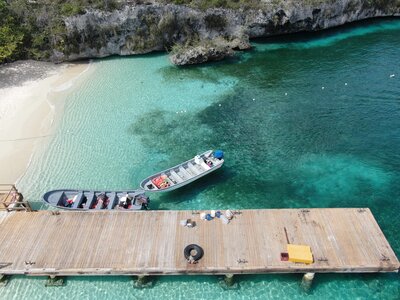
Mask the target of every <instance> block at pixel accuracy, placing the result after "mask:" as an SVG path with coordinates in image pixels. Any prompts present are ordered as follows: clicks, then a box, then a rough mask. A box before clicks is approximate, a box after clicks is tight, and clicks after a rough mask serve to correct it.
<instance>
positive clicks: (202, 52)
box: [170, 46, 234, 66]
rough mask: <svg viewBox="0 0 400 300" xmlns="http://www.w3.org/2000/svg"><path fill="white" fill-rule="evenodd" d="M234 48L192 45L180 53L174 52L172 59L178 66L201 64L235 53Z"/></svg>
mask: <svg viewBox="0 0 400 300" xmlns="http://www.w3.org/2000/svg"><path fill="white" fill-rule="evenodd" d="M233 53H234V52H233V50H232V49H231V48H229V47H226V48H219V47H214V46H210V47H206V46H197V47H192V48H189V49H187V50H186V51H184V52H183V53H179V54H172V55H171V56H170V60H171V62H172V63H173V64H175V65H178V66H183V65H194V64H201V63H204V62H207V61H217V60H222V59H224V58H225V57H227V56H232V55H233Z"/></svg>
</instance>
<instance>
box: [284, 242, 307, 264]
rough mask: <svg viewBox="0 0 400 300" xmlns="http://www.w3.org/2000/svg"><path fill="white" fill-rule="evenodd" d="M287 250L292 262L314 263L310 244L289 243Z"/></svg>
mask: <svg viewBox="0 0 400 300" xmlns="http://www.w3.org/2000/svg"><path fill="white" fill-rule="evenodd" d="M287 252H288V254H289V261H291V262H296V263H304V264H312V263H313V262H314V259H313V255H312V252H311V247H310V246H307V245H293V244H288V245H287Z"/></svg>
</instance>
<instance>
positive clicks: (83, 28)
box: [51, 0, 400, 64]
mask: <svg viewBox="0 0 400 300" xmlns="http://www.w3.org/2000/svg"><path fill="white" fill-rule="evenodd" d="M261 3H262V8H260V9H258V10H251V9H249V10H240V9H239V10H231V9H222V8H215V9H207V10H200V9H195V8H191V7H187V6H183V5H173V4H160V3H149V4H147V5H146V4H126V5H124V6H123V7H121V8H120V9H118V10H114V11H112V12H104V11H100V10H92V9H89V10H86V12H85V13H84V14H82V15H77V16H71V17H68V18H65V19H64V22H65V27H66V35H65V36H64V37H63V41H62V43H61V45H62V47H58V49H57V50H54V51H53V55H52V57H51V59H52V60H53V61H57V62H60V61H68V60H76V59H81V58H91V57H105V56H109V55H131V54H139V53H147V52H151V51H159V50H166V49H168V50H170V49H172V50H173V51H172V55H171V60H172V61H173V62H174V63H175V64H190V63H198V62H204V61H207V60H212V59H222V58H223V57H224V56H225V55H231V54H232V49H245V48H248V47H250V45H249V39H251V38H256V37H266V36H272V35H277V34H283V33H293V32H300V31H315V30H321V29H326V28H330V27H334V26H339V25H342V24H345V23H349V22H354V21H358V20H363V19H367V18H373V17H383V16H400V0H392V1H385V0H338V1H333V0H286V1H283V0H265V1H264V2H261ZM59 44H60V43H59ZM214 54H215V55H214ZM197 58H199V59H197Z"/></svg>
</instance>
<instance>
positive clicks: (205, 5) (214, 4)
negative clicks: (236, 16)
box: [160, 0, 281, 10]
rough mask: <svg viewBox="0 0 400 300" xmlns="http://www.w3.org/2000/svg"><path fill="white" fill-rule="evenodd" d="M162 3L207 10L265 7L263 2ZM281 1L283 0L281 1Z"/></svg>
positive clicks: (205, 0) (199, 0)
mask: <svg viewBox="0 0 400 300" xmlns="http://www.w3.org/2000/svg"><path fill="white" fill-rule="evenodd" d="M160 1H161V2H162V3H172V4H177V5H187V6H190V7H193V8H200V9H202V10H206V9H208V8H229V9H240V8H241V9H244V10H248V9H260V8H262V7H265V4H263V2H262V1H261V0H160ZM279 1H281V0H279Z"/></svg>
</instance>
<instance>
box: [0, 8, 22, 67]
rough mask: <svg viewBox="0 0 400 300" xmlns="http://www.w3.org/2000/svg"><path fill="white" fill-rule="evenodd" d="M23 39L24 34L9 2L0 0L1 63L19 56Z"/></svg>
mask: <svg viewBox="0 0 400 300" xmlns="http://www.w3.org/2000/svg"><path fill="white" fill-rule="evenodd" d="M23 39H24V34H23V32H22V31H21V30H20V28H19V26H18V24H17V22H16V20H15V18H14V16H13V15H12V14H11V12H10V11H9V9H8V5H7V2H6V1H5V0H0V63H3V62H7V61H10V60H13V59H17V58H19V56H20V53H21V51H22V48H23Z"/></svg>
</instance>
